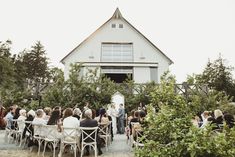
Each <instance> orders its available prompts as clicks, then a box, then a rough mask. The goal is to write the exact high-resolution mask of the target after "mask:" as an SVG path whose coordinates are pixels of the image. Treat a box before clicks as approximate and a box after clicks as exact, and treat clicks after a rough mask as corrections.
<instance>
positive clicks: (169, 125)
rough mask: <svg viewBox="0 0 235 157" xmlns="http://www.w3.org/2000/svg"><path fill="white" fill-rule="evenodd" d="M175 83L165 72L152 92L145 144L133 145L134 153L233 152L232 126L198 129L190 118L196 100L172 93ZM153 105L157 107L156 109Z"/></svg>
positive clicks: (167, 156)
mask: <svg viewBox="0 0 235 157" xmlns="http://www.w3.org/2000/svg"><path fill="white" fill-rule="evenodd" d="M174 83H175V80H174V77H172V76H168V75H167V74H166V75H165V76H164V77H163V78H162V80H161V83H160V85H159V86H157V87H156V88H155V91H154V92H153V93H152V97H153V98H152V105H151V106H149V107H148V115H147V117H146V119H145V123H144V125H143V127H144V135H143V137H142V138H143V139H144V140H143V143H144V147H143V148H140V149H136V151H135V154H136V156H141V157H152V156H154V157H204V156H208V157H223V156H228V157H232V156H234V154H235V147H234V146H235V140H234V138H235V129H234V128H233V129H228V127H226V126H225V127H224V129H223V131H222V133H216V132H214V131H212V128H211V127H208V128H207V129H200V128H196V127H195V126H193V125H192V122H191V119H192V117H193V116H194V113H195V111H194V110H195V108H194V107H192V104H194V103H195V102H194V101H195V100H194V99H192V100H191V102H188V101H186V98H185V97H183V96H182V95H179V94H175V92H174ZM211 94H212V93H211ZM211 97H212V95H211ZM215 97H217V96H215ZM213 100H214V99H213ZM153 108H158V109H159V111H158V112H157V113H156V112H155V110H153Z"/></svg>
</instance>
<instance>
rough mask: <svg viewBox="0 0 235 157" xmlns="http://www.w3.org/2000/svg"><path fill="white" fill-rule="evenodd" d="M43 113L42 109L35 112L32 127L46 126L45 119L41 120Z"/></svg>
mask: <svg viewBox="0 0 235 157" xmlns="http://www.w3.org/2000/svg"><path fill="white" fill-rule="evenodd" d="M43 116H44V111H43V110H42V109H38V110H37V111H36V117H35V118H34V119H33V121H32V124H33V125H46V124H47V122H46V121H45V119H43Z"/></svg>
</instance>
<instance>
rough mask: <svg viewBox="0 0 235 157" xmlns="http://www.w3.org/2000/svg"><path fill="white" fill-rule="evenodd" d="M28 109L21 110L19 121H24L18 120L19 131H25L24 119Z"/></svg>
mask: <svg viewBox="0 0 235 157" xmlns="http://www.w3.org/2000/svg"><path fill="white" fill-rule="evenodd" d="M26 118H27V117H26V110H25V109H21V110H20V116H19V117H18V119H17V120H18V121H22V122H18V128H19V131H20V132H21V131H23V130H24V128H25V123H24V121H25V120H26Z"/></svg>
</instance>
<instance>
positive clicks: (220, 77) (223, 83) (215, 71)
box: [196, 56, 235, 97]
mask: <svg viewBox="0 0 235 157" xmlns="http://www.w3.org/2000/svg"><path fill="white" fill-rule="evenodd" d="M232 70H234V68H233V67H231V66H227V65H226V60H225V59H223V58H222V57H221V56H220V57H219V58H218V59H216V60H215V61H213V62H211V61H210V60H209V61H208V63H207V65H206V67H205V69H204V70H203V72H202V74H198V75H196V80H197V82H198V83H205V84H208V86H209V87H210V88H211V89H215V90H217V91H223V92H225V93H226V94H227V95H229V96H233V97H235V82H234V79H233V77H232Z"/></svg>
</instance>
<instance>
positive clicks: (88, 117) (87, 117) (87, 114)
mask: <svg viewBox="0 0 235 157" xmlns="http://www.w3.org/2000/svg"><path fill="white" fill-rule="evenodd" d="M84 116H85V118H86V119H92V110H91V109H88V110H86V111H85V112H84Z"/></svg>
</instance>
